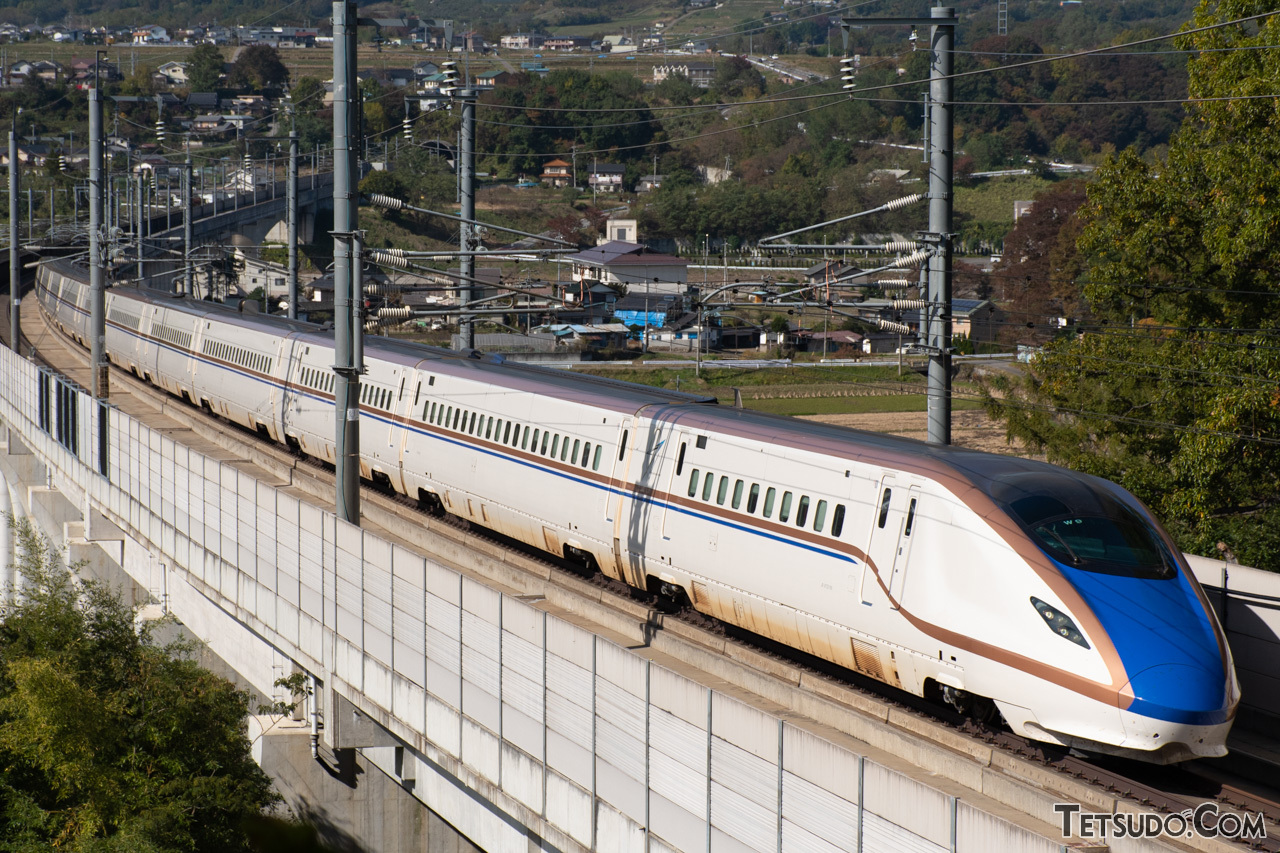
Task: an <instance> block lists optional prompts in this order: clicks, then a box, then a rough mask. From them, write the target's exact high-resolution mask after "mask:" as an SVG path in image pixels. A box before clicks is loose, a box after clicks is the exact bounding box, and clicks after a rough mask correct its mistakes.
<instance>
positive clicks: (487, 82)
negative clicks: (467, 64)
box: [472, 68, 516, 89]
mask: <svg viewBox="0 0 1280 853" xmlns="http://www.w3.org/2000/svg"><path fill="white" fill-rule="evenodd" d="M515 79H516V75H514V74H512V73H511V72H510V71H503V70H502V69H501V68H494V69H492V70H490V71H483V72H481V73H479V74H477V75H476V76H475V79H474V80H473V82H472V86H473V88H476V89H493V88H495V87H497V86H507V85H510V84H511V83H513V82H515Z"/></svg>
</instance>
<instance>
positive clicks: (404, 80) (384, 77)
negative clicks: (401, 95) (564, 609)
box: [373, 68, 418, 89]
mask: <svg viewBox="0 0 1280 853" xmlns="http://www.w3.org/2000/svg"><path fill="white" fill-rule="evenodd" d="M373 76H374V77H376V78H377V79H378V80H380V81H382V82H383V83H385V84H387V85H388V86H394V87H395V88H397V89H403V88H404V87H405V86H408V85H410V84H411V83H414V82H416V81H417V79H418V76H417V75H416V74H415V73H414V71H413V69H412V68H381V69H379V70H377V71H375V72H374V74H373Z"/></svg>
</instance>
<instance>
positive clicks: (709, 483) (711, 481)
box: [702, 471, 716, 501]
mask: <svg viewBox="0 0 1280 853" xmlns="http://www.w3.org/2000/svg"><path fill="white" fill-rule="evenodd" d="M715 487H716V475H715V474H712V473H711V472H710V471H708V472H707V478H706V479H705V480H703V481H702V499H703V500H704V501H709V500H711V490H712V489H714V488H715Z"/></svg>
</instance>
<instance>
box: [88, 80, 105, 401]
mask: <svg viewBox="0 0 1280 853" xmlns="http://www.w3.org/2000/svg"><path fill="white" fill-rule="evenodd" d="M99 67H101V66H100V65H99ZM102 148H103V146H102V95H101V93H100V92H99V91H98V74H96V73H95V74H94V82H93V88H92V89H90V90H89V337H90V339H91V341H90V348H89V352H90V357H89V360H90V369H91V370H92V385H93V387H92V388H91V389H90V390H92V391H93V396H94V398H95V399H98V400H105V399H106V397H107V390H108V373H107V370H108V368H107V359H106V353H105V350H106V341H107V298H106V288H105V282H104V280H103V279H104V275H103V269H102V254H103V253H102V249H103V246H102V236H103V235H102V206H103V202H104V201H105V200H106V193H105V192H104V187H105V185H104V183H103V179H102V178H103V175H102Z"/></svg>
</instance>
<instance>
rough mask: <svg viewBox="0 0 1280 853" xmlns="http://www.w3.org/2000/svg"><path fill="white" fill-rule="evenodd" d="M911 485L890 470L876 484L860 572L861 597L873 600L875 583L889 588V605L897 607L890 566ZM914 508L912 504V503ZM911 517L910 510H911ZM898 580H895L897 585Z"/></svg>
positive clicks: (892, 561) (913, 489)
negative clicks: (863, 564)
mask: <svg viewBox="0 0 1280 853" xmlns="http://www.w3.org/2000/svg"><path fill="white" fill-rule="evenodd" d="M915 491H916V490H915V488H914V487H911V486H909V485H908V484H906V483H899V482H898V480H897V478H896V477H895V475H894V474H892V473H886V474H884V475H882V476H881V478H880V488H879V490H878V491H877V492H876V502H875V505H874V507H873V511H872V515H871V531H870V533H869V534H868V537H867V563H868V566H867V571H864V572H863V573H862V600H863V602H870V601H873V600H874V599H875V598H876V596H875V594H874V590H875V588H876V586H882V587H884V588H885V589H886V590H888V591H889V595H890V596H891V598H892V600H891V606H893V607H895V608H896V607H897V604H896V600H897V596H896V595H894V594H893V590H892V585H893V579H894V575H893V572H894V566H895V564H896V562H897V559H898V549H899V543H900V541H901V539H902V533H903V530H904V529H905V523H906V515H907V510H906V508H907V504H908V493H911V497H910V500H912V501H914V500H915V499H916V496H915ZM912 507H913V511H914V504H912ZM913 521H914V512H913ZM900 587H901V583H899V588H900Z"/></svg>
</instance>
